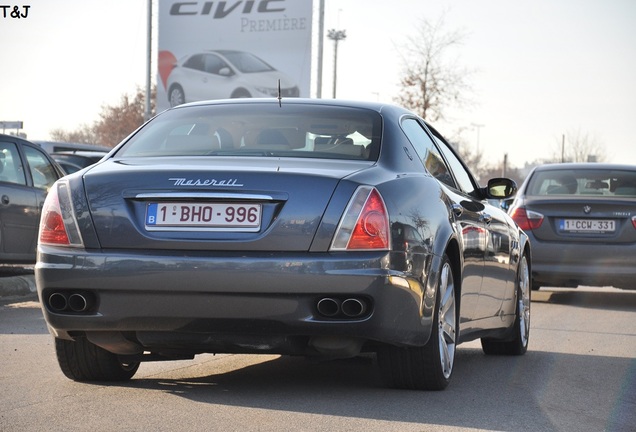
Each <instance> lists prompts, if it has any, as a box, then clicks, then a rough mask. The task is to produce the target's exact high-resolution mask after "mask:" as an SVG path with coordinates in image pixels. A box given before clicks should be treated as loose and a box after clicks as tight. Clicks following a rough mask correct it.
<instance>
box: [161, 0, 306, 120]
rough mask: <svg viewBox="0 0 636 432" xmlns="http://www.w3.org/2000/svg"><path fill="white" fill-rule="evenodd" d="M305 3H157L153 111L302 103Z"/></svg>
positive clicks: (274, 0)
mask: <svg viewBox="0 0 636 432" xmlns="http://www.w3.org/2000/svg"><path fill="white" fill-rule="evenodd" d="M312 10H313V6H312V0H227V1H176V0H159V12H158V57H159V58H158V79H157V110H158V111H163V110H164V109H167V108H169V107H171V106H175V105H179V104H181V103H185V102H193V101H197V100H206V99H225V98H235V97H277V96H278V94H279V83H280V94H281V95H282V96H283V97H297V96H300V97H309V93H310V84H311V57H312V56H311V45H312V44H311V35H312V28H311V26H312Z"/></svg>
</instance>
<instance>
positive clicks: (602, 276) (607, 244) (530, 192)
mask: <svg viewBox="0 0 636 432" xmlns="http://www.w3.org/2000/svg"><path fill="white" fill-rule="evenodd" d="M509 212H510V215H511V216H512V218H513V219H514V220H515V221H516V222H517V223H518V224H519V226H520V227H521V228H522V229H523V230H524V231H525V232H526V234H527V235H528V237H529V238H530V241H531V243H532V250H533V258H534V259H533V267H532V275H533V285H532V286H533V288H534V289H539V288H540V287H542V286H544V287H549V286H558V287H577V286H579V285H591V286H605V285H611V286H614V287H617V288H624V289H636V265H634V264H635V262H636V258H634V257H635V256H636V166H633V165H612V164H599V163H582V164H568V163H564V164H551V165H542V166H539V167H536V168H535V169H534V170H533V171H532V172H531V173H530V174H529V175H528V177H527V178H526V180H525V181H524V183H523V185H522V186H521V188H520V189H519V192H518V194H517V197H516V198H515V200H514V202H513V203H512V205H511V207H510V209H509Z"/></svg>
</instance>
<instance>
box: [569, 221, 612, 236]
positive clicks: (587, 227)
mask: <svg viewBox="0 0 636 432" xmlns="http://www.w3.org/2000/svg"><path fill="white" fill-rule="evenodd" d="M559 229H560V230H561V231H563V232H582V233H607V232H614V231H615V230H616V221H613V220H608V219H561V221H560V223H559Z"/></svg>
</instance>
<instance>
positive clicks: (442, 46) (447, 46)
mask: <svg viewBox="0 0 636 432" xmlns="http://www.w3.org/2000/svg"><path fill="white" fill-rule="evenodd" d="M464 37H465V36H464V34H463V33H462V32H460V31H449V32H445V31H444V15H442V16H441V17H440V18H439V19H438V20H437V21H436V22H434V23H430V22H429V21H427V20H423V21H422V24H421V25H420V27H419V28H418V33H417V34H416V35H415V36H414V37H410V38H409V39H408V45H406V46H405V47H404V48H403V50H400V54H401V56H402V62H403V63H404V72H403V76H402V78H401V80H400V85H401V87H402V88H401V91H400V94H399V95H398V97H396V98H395V102H397V103H399V104H400V105H403V106H404V107H406V108H409V109H411V110H413V111H415V112H416V113H417V114H419V115H420V116H421V117H422V118H424V119H426V120H429V121H431V122H435V121H437V120H441V119H443V118H444V109H445V108H446V107H447V106H449V105H462V104H464V103H466V102H467V101H468V98H467V96H466V93H468V92H470V87H469V85H468V83H467V80H468V77H469V76H470V75H471V74H472V71H469V70H468V69H466V68H462V67H459V66H457V65H456V64H454V63H453V62H451V61H449V60H448V59H447V57H448V52H449V50H451V49H452V48H453V47H455V46H458V45H461V43H462V42H463V40H464Z"/></svg>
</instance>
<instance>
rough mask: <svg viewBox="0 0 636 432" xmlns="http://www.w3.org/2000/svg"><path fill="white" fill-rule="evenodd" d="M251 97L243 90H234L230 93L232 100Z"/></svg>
mask: <svg viewBox="0 0 636 432" xmlns="http://www.w3.org/2000/svg"><path fill="white" fill-rule="evenodd" d="M251 97H252V95H251V94H250V92H249V91H247V90H245V89H236V90H234V91H233V92H232V96H231V98H232V99H240V98H251Z"/></svg>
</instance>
